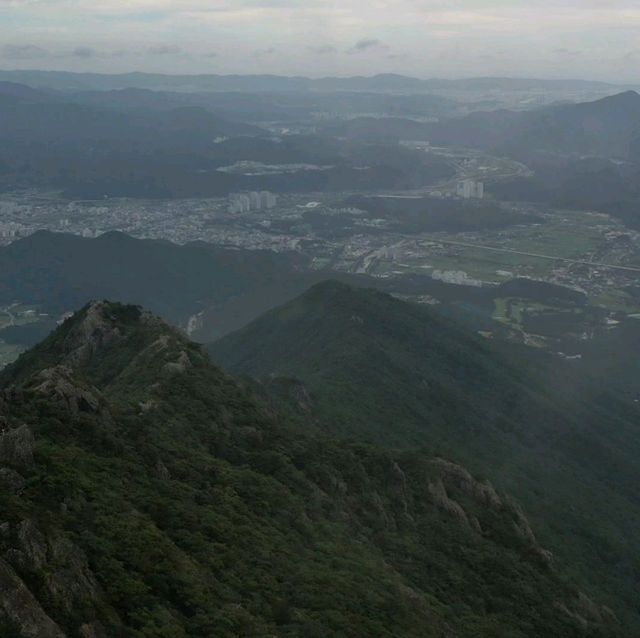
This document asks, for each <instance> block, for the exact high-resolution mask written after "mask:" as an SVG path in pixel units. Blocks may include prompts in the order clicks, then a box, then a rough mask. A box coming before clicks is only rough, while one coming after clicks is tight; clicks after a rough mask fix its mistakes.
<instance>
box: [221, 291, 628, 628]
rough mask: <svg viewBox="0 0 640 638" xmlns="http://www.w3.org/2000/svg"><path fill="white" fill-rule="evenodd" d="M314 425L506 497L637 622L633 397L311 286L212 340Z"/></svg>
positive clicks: (396, 310)
mask: <svg viewBox="0 0 640 638" xmlns="http://www.w3.org/2000/svg"><path fill="white" fill-rule="evenodd" d="M210 352H211V353H212V357H213V359H214V361H216V362H217V363H219V364H221V365H223V366H225V367H226V368H227V369H228V370H230V371H232V372H234V373H241V374H248V375H251V376H253V377H255V378H258V379H261V380H262V385H261V387H262V391H263V392H264V393H265V394H266V395H267V396H271V397H272V400H273V401H274V402H275V403H276V404H277V405H281V404H283V405H286V406H287V407H288V409H289V410H290V411H291V412H292V413H293V414H296V413H297V414H300V415H302V416H301V420H302V422H304V423H312V424H313V425H314V427H315V428H316V429H319V430H320V431H328V432H331V433H332V434H334V435H342V436H345V435H346V436H350V437H353V438H357V439H358V440H365V441H368V442H373V443H376V444H380V443H382V444H387V445H389V444H391V445H394V446H404V447H412V448H415V447H416V446H423V447H425V448H426V449H429V450H434V451H436V452H437V453H439V454H445V455H446V456H448V457H449V458H453V459H456V460H460V461H462V462H463V463H464V464H465V465H467V466H468V467H470V468H471V469H472V470H473V471H475V472H478V473H481V474H482V475H485V476H488V477H489V478H490V479H491V480H492V481H495V482H496V483H497V484H498V485H500V486H501V487H502V488H505V489H508V490H509V491H510V492H512V493H514V494H516V495H517V497H518V498H519V499H521V500H522V501H523V502H524V503H525V506H526V508H527V511H528V512H529V514H530V515H531V516H532V518H533V520H534V521H535V524H536V526H537V528H538V529H539V530H540V533H541V535H542V537H543V538H544V542H545V544H547V545H548V546H550V547H551V549H552V550H553V551H554V553H556V554H557V555H558V556H560V557H561V558H562V560H563V561H565V563H566V564H572V566H573V567H574V569H575V570H576V573H579V574H580V578H581V579H583V582H588V583H590V585H589V586H590V587H592V588H593V590H594V591H601V592H608V596H609V599H608V600H609V601H610V603H611V604H612V605H614V604H615V605H617V606H618V609H619V610H621V613H625V612H626V613H628V614H629V615H630V622H633V623H635V626H636V627H637V626H638V621H639V619H638V617H637V608H636V604H635V601H636V600H637V596H638V593H639V585H638V579H637V571H636V570H637V567H638V562H637V557H638V556H639V555H640V544H639V543H638V539H637V538H635V537H633V535H631V536H630V535H629V534H628V530H630V529H633V527H634V526H635V525H638V524H640V504H639V503H638V500H637V493H636V490H635V487H634V486H635V485H636V483H637V481H638V480H640V472H639V468H638V465H637V458H638V455H639V454H640V436H639V434H640V432H639V425H638V424H639V423H640V418H639V416H640V415H639V411H638V407H637V404H628V403H625V402H623V401H621V400H619V399H618V398H617V397H616V396H615V395H614V394H613V393H609V392H607V388H606V383H604V382H603V381H605V380H603V379H602V378H599V379H597V383H598V385H595V384H594V385H589V384H588V382H587V381H586V380H583V379H581V377H580V376H579V375H577V374H576V371H575V370H574V369H572V368H571V367H569V366H567V365H565V364H563V363H562V362H561V361H559V360H553V359H548V358H547V357H545V356H543V355H542V354H539V353H535V352H529V351H528V350H525V349H523V350H517V351H509V350H507V351H505V350H504V349H503V347H502V346H500V345H499V344H497V343H492V342H487V341H486V340H484V339H481V338H480V337H477V336H476V335H473V334H472V333H470V332H467V331H466V330H464V329H462V328H461V327H459V326H457V325H455V324H453V323H451V322H450V321H449V320H447V319H445V318H443V317H440V316H439V315H437V314H436V313H434V312H432V311H430V310H428V309H425V308H423V307H419V306H416V305H412V304H407V303H405V302H401V301H399V300H396V299H393V298H391V297H389V296H387V295H384V294H381V293H378V292H375V291H372V290H358V289H353V288H349V287H348V286H345V285H342V284H338V283H331V282H328V283H325V284H321V285H318V286H316V287H314V288H312V289H311V290H310V291H308V292H307V293H306V294H304V295H303V296H302V297H300V298H298V299H297V300H295V301H293V302H291V303H289V304H287V305H285V306H283V307H281V308H279V309H276V310H274V311H271V312H270V313H267V314H266V315H265V316H264V317H262V318H261V319H259V320H257V321H255V322H253V323H252V324H250V325H249V326H247V327H246V328H244V329H243V330H241V331H239V332H237V333H234V334H232V335H229V336H227V337H225V338H223V339H222V340H220V341H219V342H217V343H215V344H213V345H212V346H211V348H210Z"/></svg>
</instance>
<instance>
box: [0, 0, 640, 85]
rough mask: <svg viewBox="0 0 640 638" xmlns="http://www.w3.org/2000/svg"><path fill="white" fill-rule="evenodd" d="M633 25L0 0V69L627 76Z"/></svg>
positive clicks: (563, 11)
mask: <svg viewBox="0 0 640 638" xmlns="http://www.w3.org/2000/svg"><path fill="white" fill-rule="evenodd" d="M69 15H73V22H70V20H69V18H68V16H69ZM639 31H640V8H638V4H637V2H632V1H630V0H618V1H613V2H602V1H600V0H582V1H578V0H561V1H558V2H554V1H550V0H533V1H532V2H527V3H524V2H519V1H518V2H506V1H505V0H459V1H457V2H443V1H442V0H392V1H385V0H380V1H378V2H370V3H364V2H363V1H362V0H351V1H350V2H342V3H339V2H336V1H334V0H310V1H308V2H304V3H300V2H298V1H296V0H218V1H217V2H215V3H214V4H212V3H208V2H204V1H203V0H130V1H128V2H123V1H122V0H109V1H108V2H101V3H99V4H97V5H93V6H91V5H88V3H83V2H81V1H80V0H0V67H2V68H4V69H18V70H25V69H38V70H57V71H62V70H66V71H76V72H101V73H105V72H106V73H124V72H130V71H142V72H152V73H169V74H173V73H190V74H201V73H214V74H222V75H225V74H265V73H269V74H277V75H303V76H309V77H321V76H352V75H375V74H377V73H398V74H403V75H410V76H414V77H420V78H431V77H439V78H467V77H487V76H493V77H495V76H499V77H535V78H541V79H569V78H579V79H585V80H600V81H609V82H612V83H631V82H637V81H640V72H639V71H637V70H636V67H637V65H635V64H634V62H636V61H637V60H638V59H640V47H638V45H637V41H638V33H639Z"/></svg>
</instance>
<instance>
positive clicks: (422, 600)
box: [0, 284, 637, 638]
mask: <svg viewBox="0 0 640 638" xmlns="http://www.w3.org/2000/svg"><path fill="white" fill-rule="evenodd" d="M336 294H337V295H338V296H339V297H340V298H339V299H337V300H336V301H339V302H346V306H344V307H343V308H342V309H341V310H339V309H338V308H335V307H334V304H333V303H331V301H330V298H331V297H332V296H333V295H336ZM314 300H315V301H314ZM299 303H300V304H302V306H303V307H302V308H300V310H303V312H304V306H306V305H307V304H309V303H316V304H317V303H319V304H320V308H316V309H322V308H323V307H324V312H323V318H324V319H330V318H331V315H332V314H333V313H334V312H335V311H336V310H339V311H340V312H341V313H342V315H345V312H346V313H347V314H346V315H345V316H344V317H343V316H342V315H341V316H339V317H336V318H337V319H339V320H340V321H341V323H342V328H343V332H342V333H340V332H339V333H336V335H335V336H336V337H337V340H336V342H335V343H331V342H327V344H326V345H327V347H328V348H329V352H335V348H337V347H339V345H340V343H341V342H342V343H344V339H345V338H347V337H350V336H352V335H354V334H355V332H356V331H355V330H354V328H355V327H356V326H361V327H362V330H363V333H362V336H363V338H364V339H365V340H366V338H367V336H368V334H369V332H370V327H369V326H368V325H367V323H366V322H367V321H368V319H369V318H368V317H357V316H354V317H349V316H348V313H350V312H352V311H354V310H355V311H360V310H364V309H367V308H369V307H370V305H371V303H373V304H374V305H377V306H378V310H380V311H383V312H384V313H385V314H386V313H387V312H388V313H390V314H388V315H387V321H388V323H387V324H383V325H381V326H379V327H378V331H382V332H383V333H384V331H385V328H386V327H387V326H388V327H391V326H393V325H397V321H398V320H399V318H401V317H404V318H406V317H407V311H406V310H400V312H399V314H398V312H397V310H398V309H399V308H401V306H397V307H395V308H394V303H395V302H393V300H390V299H387V298H376V297H375V295H374V296H373V297H372V296H371V293H366V292H364V293H359V292H356V291H351V290H350V289H343V288H339V287H337V288H336V286H335V284H333V285H325V286H324V287H321V288H319V289H315V290H313V291H312V292H311V293H309V294H308V295H306V296H305V297H304V298H303V299H302V300H301V301H300V302H299ZM397 303H399V302H397ZM362 304H364V307H363V306H362ZM384 307H386V310H384ZM291 310H295V306H294V307H289V312H288V313H285V315H284V316H283V315H282V312H281V313H280V315H281V316H282V319H283V320H286V322H284V323H282V327H283V328H286V327H292V326H293V323H292V322H295V320H296V317H295V316H293V315H292V314H291ZM425 316H426V315H425ZM378 317H379V314H376V315H375V318H376V319H377V318H378ZM300 318H302V317H300ZM343 318H346V320H347V321H348V322H350V323H349V324H346V325H345V324H344V322H343V321H342V319H343ZM372 319H373V317H372ZM361 320H362V322H364V323H361ZM334 327H335V326H334ZM332 329H333V328H332ZM423 331H424V332H425V333H430V334H431V336H432V338H433V339H437V338H438V336H442V335H443V334H444V333H443V331H447V335H448V336H447V341H446V342H445V343H444V344H442V346H441V348H440V350H439V352H438V353H437V356H436V357H434V358H432V359H431V361H430V364H431V365H432V366H433V374H432V378H433V375H435V374H436V373H437V370H438V368H439V367H440V366H443V367H442V368H441V370H442V373H443V374H446V372H445V371H446V369H447V362H446V360H445V359H442V358H441V356H445V355H446V354H447V353H449V354H451V355H453V356H454V357H455V358H454V360H453V361H452V364H454V365H456V367H457V364H456V363H455V362H456V361H459V362H460V363H462V362H463V361H464V350H465V349H466V348H467V347H470V348H471V350H470V351H469V355H470V357H471V361H472V364H471V365H472V367H473V366H474V365H475V364H474V363H473V362H474V361H479V360H481V359H485V360H486V362H487V363H488V364H490V365H491V362H492V355H491V353H490V352H489V351H487V350H486V349H485V348H481V347H479V346H474V345H473V343H472V340H471V339H470V338H469V337H468V336H465V335H464V334H462V333H458V332H457V331H456V330H455V329H453V328H451V329H447V328H446V326H444V325H438V323H437V322H436V323H434V322H429V321H428V322H427V323H426V324H425V325H424V326H423ZM456 334H457V336H458V337H459V338H460V339H461V341H460V342H458V343H457V342H456V338H455V337H456ZM291 337H292V339H294V340H295V339H297V338H298V334H292V335H291ZM307 337H310V338H311V343H309V342H307V343H306V344H302V345H303V347H304V346H306V345H307V344H309V345H310V346H311V348H312V352H318V348H319V343H318V342H317V341H316V343H315V344H314V343H313V341H314V339H315V338H314V335H307ZM401 337H402V338H403V339H405V338H408V337H410V334H409V333H406V334H405V335H401ZM281 338H282V339H285V340H286V338H287V335H286V334H282V335H281ZM387 343H389V341H388V340H387ZM360 344H361V341H360V340H359V341H358V342H356V343H354V344H352V351H353V348H357V347H359V345H360ZM292 345H293V344H292ZM456 349H460V352H459V353H456V352H455V351H456ZM378 351H379V350H378V349H374V350H373V351H372V352H371V355H372V358H371V359H369V365H370V366H371V369H372V370H375V371H379V372H380V373H384V363H385V362H384V361H381V360H379V359H377V358H376V356H375V355H376V353H377V352H378ZM470 371H471V370H468V371H465V369H464V368H461V369H460V370H459V374H460V375H461V376H464V374H465V372H470ZM388 372H389V374H390V375H391V377H392V381H393V374H394V370H389V371H388ZM496 374H497V375H498V376H499V377H500V376H502V378H504V379H506V371H505V372H504V373H502V372H500V371H496ZM516 379H517V377H516ZM466 382H467V383H469V380H467V381H466ZM467 388H468V389H469V390H470V391H471V390H472V384H471V385H467ZM482 389H483V388H478V389H477V391H472V392H470V393H469V395H468V396H460V397H459V401H460V403H459V404H458V405H454V404H450V405H449V406H448V408H449V409H450V410H451V411H452V412H451V415H452V416H453V415H454V414H464V412H465V411H466V412H468V413H469V416H468V418H466V419H465V420H464V422H462V423H461V424H460V428H461V430H465V431H466V432H467V433H468V434H470V433H471V432H470V431H469V425H471V423H472V422H473V408H474V406H475V402H476V401H477V400H482V399H481V396H480V395H481V391H482ZM500 389H501V388H499V387H498V388H495V390H494V392H495V393H498V392H499V390H500ZM502 389H504V388H502ZM424 392H426V393H427V394H428V393H429V392H430V390H429V388H428V385H427V383H426V381H425V384H424ZM446 396H447V395H444V396H443V399H445V398H446ZM336 398H341V395H338V396H337V397H336ZM504 398H505V399H507V400H513V399H515V398H516V397H513V396H511V397H510V396H506V397H504ZM301 401H302V402H304V401H305V396H304V395H302V396H301ZM362 407H363V409H367V411H368V406H366V405H363V406H362ZM441 407H442V408H443V409H447V406H445V405H442V406H441ZM357 409H358V406H357V405H355V404H352V410H354V411H356V410H357ZM401 415H402V413H398V418H402V416H401ZM309 418H312V416H311V414H310V415H309ZM0 425H1V426H2V427H1V430H0V485H1V486H2V489H1V490H0V500H1V503H2V527H1V534H0V583H2V592H3V595H2V597H1V598H0V632H1V633H2V635H3V637H7V638H14V637H15V636H29V637H33V638H36V637H37V638H71V637H73V636H97V637H106V636H123V637H124V636H126V637H127V638H144V637H149V636H167V637H169V636H171V638H174V637H175V638H187V637H189V638H210V637H211V636H219V637H220V638H234V637H237V636H278V637H282V638H286V637H289V636H290V637H294V636H300V635H305V636H308V637H309V638H325V637H328V636H336V637H337V636H345V637H349V638H359V637H361V636H380V637H389V638H392V637H397V638H401V637H402V638H471V637H474V638H476V637H487V638H489V637H490V636H523V637H524V636H562V637H563V638H616V637H618V636H630V635H632V633H633V626H634V625H632V624H629V620H628V618H627V617H626V616H625V615H624V614H622V615H620V616H619V617H617V616H616V613H615V612H614V611H612V610H611V609H609V608H608V607H607V606H605V604H603V601H602V600H600V599H599V598H597V594H599V593H600V591H598V588H597V587H593V589H594V590H595V595H594V593H592V592H591V591H585V590H584V589H582V588H581V583H580V579H579V578H578V577H575V576H573V575H572V571H575V570H574V568H575V565H569V564H567V562H566V561H565V560H564V559H557V558H554V557H553V556H552V555H551V554H550V553H549V552H548V551H547V550H546V548H545V547H544V545H541V544H540V542H539V541H538V539H537V537H536V533H535V531H534V528H532V527H531V525H530V523H529V521H528V519H527V517H526V515H525V513H524V511H523V510H522V508H521V506H520V505H518V504H517V503H516V502H515V501H514V500H513V499H512V498H511V497H510V496H509V495H508V494H505V493H504V491H503V490H499V491H496V490H495V489H494V487H493V486H492V485H491V483H490V482H489V481H488V480H486V479H485V478H483V479H480V478H476V477H474V476H473V475H472V474H471V473H470V472H469V471H468V470H467V469H465V468H464V467H463V466H461V465H460V464H458V463H455V462H453V461H452V460H450V459H448V458H444V457H442V456H441V455H438V454H436V453H434V451H428V450H423V451H420V450H413V451H393V450H390V449H385V448H383V447H379V446H368V445H364V444H362V443H358V442H345V441H344V440H340V439H337V438H334V437H330V436H326V435H317V434H316V435H309V434H305V432H304V431H301V430H300V422H299V421H298V420H296V419H290V418H289V417H288V416H287V415H286V414H283V413H280V412H278V411H276V410H274V407H273V405H269V404H267V403H264V402H263V401H262V400H260V399H259V398H258V397H256V396H255V395H254V394H252V393H251V392H250V391H248V390H247V388H246V387H245V386H243V385H242V384H240V383H239V382H238V381H236V380H234V379H233V378H231V377H229V376H227V375H226V374H224V373H222V372H221V371H220V370H219V369H218V368H215V367H214V366H212V365H211V364H210V363H209V362H208V360H207V357H206V355H205V354H204V353H203V352H202V350H201V349H200V348H199V347H198V346H196V345H195V344H193V343H190V342H189V341H188V340H186V339H185V338H184V337H183V336H181V335H180V334H179V333H177V332H176V331H175V330H173V329H171V328H169V327H168V326H166V325H165V324H163V323H162V322H161V321H159V320H158V319H157V318H155V317H153V316H152V315H150V314H149V313H146V312H143V311H142V310H141V309H140V308H138V307H134V306H123V305H120V304H115V303H109V302H95V303H92V304H90V305H88V306H87V307H85V308H84V309H82V310H81V311H79V312H78V313H76V315H75V316H74V317H73V318H71V319H70V320H68V321H66V322H65V323H64V324H63V325H62V326H61V327H60V328H59V329H58V330H56V332H54V333H53V334H52V335H51V336H50V337H49V338H48V339H47V340H45V341H44V342H43V343H41V344H40V345H38V346H37V347H35V348H34V349H33V350H31V351H30V352H28V353H26V354H25V355H23V356H22V357H21V359H20V360H19V361H18V362H17V363H16V364H15V365H14V366H12V367H11V368H9V369H7V370H6V371H5V372H4V373H2V374H1V375H0ZM339 425H340V424H339V423H338V422H336V423H335V426H336V427H338V426H339ZM389 425H391V424H389ZM476 425H477V427H481V428H482V430H483V431H484V432H485V433H487V434H488V433H489V432H491V431H492V430H495V431H500V428H501V427H503V426H506V424H489V423H482V422H480V421H479V420H478V421H476ZM540 425H541V426H542V429H541V430H537V431H536V432H526V431H525V427H524V426H523V427H522V428H519V429H517V430H513V432H512V434H511V437H512V438H514V439H517V437H518V436H523V437H524V439H523V441H527V442H528V443H529V442H533V441H535V439H536V438H537V436H538V434H541V433H542V432H545V427H547V426H548V425H549V424H548V423H544V424H540ZM428 426H429V422H428V421H427V422H426V423H425V424H424V428H427V427H428ZM496 428H497V429H496ZM304 429H305V430H307V431H309V427H305V428H304ZM562 433H563V431H562V430H561V431H560V432H559V433H558V435H559V436H560V437H561V436H562ZM505 436H509V435H508V434H506V433H505ZM474 438H475V439H476V440H479V438H480V433H478V435H477V436H475V437H474ZM491 440H492V437H490V436H489V437H488V440H487V441H486V445H489V444H490V441H491ZM634 449H635V448H634ZM632 451H633V450H632V449H630V450H629V451H628V452H629V454H631V453H632ZM559 453H560V454H562V453H563V450H562V448H560V449H559ZM504 461H505V462H509V459H508V458H505V459H504ZM552 467H553V464H552ZM622 469H623V468H619V471H622ZM573 470H574V468H573V466H571V467H568V468H567V474H568V476H570V475H571V472H573ZM581 471H582V472H583V473H585V474H586V479H587V481H588V480H589V477H590V476H591V474H590V473H589V472H588V471H587V468H584V467H583V468H581ZM485 476H486V474H485ZM539 476H540V475H539V474H538V475H535V477H533V478H534V480H535V478H537V477H539ZM631 478H633V477H630V479H631ZM565 479H566V477H565ZM614 480H615V478H614V476H611V481H614ZM567 484H568V485H567ZM636 485H637V482H632V483H630V485H629V489H633V488H635V486H636ZM549 488H550V483H549V481H548V480H547V481H544V482H541V483H540V485H539V495H538V500H539V502H540V504H541V506H542V507H543V508H544V507H546V505H545V502H546V501H548V500H550V501H552V502H554V501H556V499H558V498H559V494H564V493H565V491H566V489H567V488H571V489H574V488H575V485H574V484H573V483H572V482H571V481H570V480H569V479H566V480H564V481H563V483H562V484H558V485H556V486H554V488H553V489H549ZM547 490H549V491H547ZM634 493H635V492H634ZM612 494H616V492H614V491H613V488H612ZM575 496H576V499H575V500H576V502H575V503H574V505H575V506H576V507H577V508H578V511H581V508H582V503H581V502H580V500H578V499H579V497H581V496H582V492H578V493H576V494H575ZM590 505H591V512H592V518H593V519H595V520H592V521H590V523H591V525H590V526H589V528H588V529H589V531H590V532H591V533H592V534H593V536H592V538H593V540H594V542H596V541H597V540H598V536H597V535H598V533H599V532H600V520H601V519H600V517H603V518H604V517H606V515H607V514H608V513H609V511H608V510H606V509H605V510H599V509H598V505H599V494H598V493H596V494H595V498H594V499H592V500H591V501H590ZM567 516H568V518H569V519H570V518H571V516H572V514H571V513H568V515H567ZM633 516H634V513H633V511H631V512H627V513H626V517H627V519H626V520H628V521H629V525H630V526H631V528H633V524H632V521H633V520H634V519H633ZM576 518H579V517H578V516H577V517H576ZM615 520H616V519H615V518H614V521H615ZM547 524H548V525H549V526H550V527H552V528H553V529H554V530H556V529H558V528H559V529H560V530H562V529H563V528H562V521H556V520H554V518H553V517H549V519H548V521H547ZM607 524H608V525H609V523H607ZM567 531H568V530H567ZM575 531H576V530H571V532H572V536H571V540H572V541H573V539H574V538H575V537H574V536H573V533H575ZM578 532H579V530H578ZM556 533H558V532H556ZM545 535H547V536H548V535H549V534H545ZM577 538H578V539H580V537H579V536H578V537H577ZM567 540H568V539H567ZM634 540H635V537H633V535H631V536H630V538H629V539H628V542H629V543H632V542H633V541H634ZM578 542H580V541H578ZM606 547H607V550H606V555H605V556H603V559H606V560H615V559H616V557H617V556H616V554H615V552H616V551H618V546H617V545H616V544H615V543H613V541H612V542H611V543H609V544H608V545H607V546H606ZM580 549H583V550H584V549H585V548H584V546H580ZM589 549H590V550H591V551H595V550H594V549H593V548H589ZM591 551H583V553H582V555H581V556H580V560H581V561H585V562H586V563H587V564H589V562H590V561H591V559H592V556H591ZM627 558H631V557H630V556H629V555H625V554H622V555H621V556H620V560H621V561H625V560H626V559H627ZM632 568H633V566H632V565H629V567H628V568H626V566H621V569H622V571H626V569H632ZM616 602H617V603H618V608H620V609H621V610H622V611H623V612H624V611H626V610H625V605H624V599H621V600H618V601H616Z"/></svg>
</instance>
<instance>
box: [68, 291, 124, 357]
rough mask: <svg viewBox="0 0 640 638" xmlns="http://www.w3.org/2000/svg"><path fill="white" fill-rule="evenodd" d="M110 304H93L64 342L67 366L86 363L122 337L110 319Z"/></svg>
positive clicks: (95, 302)
mask: <svg viewBox="0 0 640 638" xmlns="http://www.w3.org/2000/svg"><path fill="white" fill-rule="evenodd" d="M108 308H109V304H108V303H106V302H104V301H93V302H91V303H90V304H89V305H88V306H87V308H86V310H85V311H84V317H83V318H82V320H81V321H78V322H76V323H75V325H74V326H73V327H72V329H71V330H70V331H69V332H68V334H67V335H66V337H65V341H64V349H65V353H66V356H65V364H66V365H68V366H70V367H75V366H77V365H81V364H83V363H86V362H87V361H88V360H89V359H91V357H92V356H93V355H94V354H95V353H96V352H98V351H100V350H102V349H104V348H106V347H108V346H110V345H112V344H113V343H115V342H116V341H118V340H119V339H120V338H121V337H122V333H121V331H120V329H119V328H118V326H117V325H116V324H115V323H114V322H113V321H110V319H109V313H108Z"/></svg>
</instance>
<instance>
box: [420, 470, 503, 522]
mask: <svg viewBox="0 0 640 638" xmlns="http://www.w3.org/2000/svg"><path fill="white" fill-rule="evenodd" d="M430 465H431V466H432V467H433V468H435V469H437V471H438V473H439V474H440V475H441V477H442V480H443V482H444V483H445V484H446V485H449V486H452V487H456V488H457V489H459V490H461V491H462V492H463V493H464V494H466V495H467V496H470V497H471V498H473V499H474V500H476V501H477V502H478V503H480V504H482V505H486V506H487V507H488V508H489V509H492V510H495V511H499V510H500V509H501V508H502V506H503V503H502V499H501V498H500V497H499V496H498V493H497V492H496V491H495V489H493V486H492V485H491V483H489V482H488V481H487V482H483V483H481V482H480V481H478V480H476V479H475V478H473V476H471V474H469V472H468V471H467V470H466V469H465V468H464V467H462V466H460V465H456V464H455V463H452V462H451V461H445V460H444V459H433V460H432V461H430Z"/></svg>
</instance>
